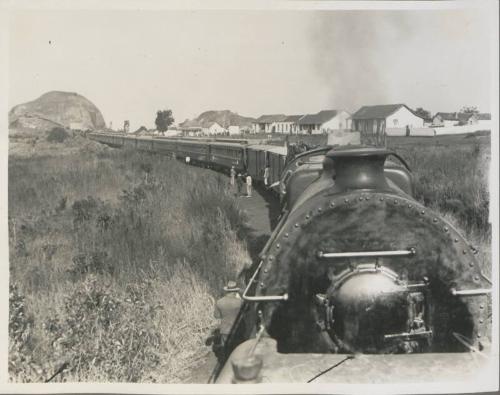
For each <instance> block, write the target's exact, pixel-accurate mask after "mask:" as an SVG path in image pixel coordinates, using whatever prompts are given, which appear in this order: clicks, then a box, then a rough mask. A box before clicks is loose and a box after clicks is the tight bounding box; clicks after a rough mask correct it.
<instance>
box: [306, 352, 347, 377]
mask: <svg viewBox="0 0 500 395" xmlns="http://www.w3.org/2000/svg"><path fill="white" fill-rule="evenodd" d="M349 359H354V355H348V356H347V357H345V358H344V359H343V360H341V361H340V362H337V363H336V364H335V365H333V366H330V367H329V368H328V369H326V370H323V371H322V372H320V373H318V374H317V375H316V376H314V377H313V378H312V379H309V380H307V382H308V383H310V382H312V381H314V380H316V379H317V378H318V377H320V376H323V375H324V374H325V373H328V372H329V371H330V370H333V369H335V368H336V367H337V366H339V365H342V364H343V363H344V362H345V361H348V360H349Z"/></svg>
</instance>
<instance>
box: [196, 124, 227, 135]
mask: <svg viewBox="0 0 500 395" xmlns="http://www.w3.org/2000/svg"><path fill="white" fill-rule="evenodd" d="M202 127H203V134H208V135H209V136H211V135H215V134H226V129H225V128H223V127H222V126H221V125H219V124H218V123H217V122H215V121H212V122H206V123H203V124H202Z"/></svg>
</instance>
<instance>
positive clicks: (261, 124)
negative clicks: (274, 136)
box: [253, 114, 287, 133]
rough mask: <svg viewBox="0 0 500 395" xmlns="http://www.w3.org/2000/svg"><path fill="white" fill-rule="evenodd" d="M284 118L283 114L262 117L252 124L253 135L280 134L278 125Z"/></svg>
mask: <svg viewBox="0 0 500 395" xmlns="http://www.w3.org/2000/svg"><path fill="white" fill-rule="evenodd" d="M286 118H287V116H286V115H285V114H273V115H262V116H260V117H259V118H257V119H256V120H255V122H253V130H254V133H282V132H280V131H278V125H281V123H282V122H283V121H284V120H285V119H286Z"/></svg>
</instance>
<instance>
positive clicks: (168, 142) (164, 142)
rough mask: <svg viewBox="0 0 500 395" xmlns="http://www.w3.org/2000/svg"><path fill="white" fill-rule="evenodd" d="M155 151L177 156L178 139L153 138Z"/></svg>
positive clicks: (173, 156)
mask: <svg viewBox="0 0 500 395" xmlns="http://www.w3.org/2000/svg"><path fill="white" fill-rule="evenodd" d="M153 151H154V152H156V153H158V154H162V155H167V156H169V157H172V158H175V157H176V155H177V140H174V139H161V138H155V139H153Z"/></svg>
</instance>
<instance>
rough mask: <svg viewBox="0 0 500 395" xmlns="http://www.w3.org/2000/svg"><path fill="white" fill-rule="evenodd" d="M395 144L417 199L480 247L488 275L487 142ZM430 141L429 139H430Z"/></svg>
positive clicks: (472, 139) (489, 230)
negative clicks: (408, 168)
mask: <svg viewBox="0 0 500 395" xmlns="http://www.w3.org/2000/svg"><path fill="white" fill-rule="evenodd" d="M424 140H425V144H418V140H416V141H415V142H414V143H412V144H408V143H406V144H398V143H394V144H393V145H392V146H391V148H393V149H394V150H395V151H396V152H398V153H399V154H400V155H401V156H402V157H403V158H404V159H405V160H406V161H407V162H408V164H409V165H410V167H411V169H412V171H413V175H414V178H415V186H416V198H417V199H418V200H419V201H421V202H422V203H424V204H425V205H426V206H427V207H429V208H431V209H433V210H435V211H437V212H439V213H440V214H441V215H442V216H443V217H444V218H446V219H447V220H448V221H450V222H451V223H452V224H453V225H454V226H455V227H456V228H457V229H458V230H459V231H460V232H461V233H462V234H463V235H464V236H465V237H466V239H467V240H469V242H471V243H472V244H473V245H475V247H476V248H478V249H479V251H480V254H479V258H480V260H481V264H482V267H483V271H484V273H486V274H487V275H490V274H491V261H492V257H491V224H490V215H489V213H490V207H489V206H490V195H489V165H490V158H491V154H490V144H489V139H482V140H480V139H477V138H474V137H469V138H460V139H457V140H453V139H451V138H450V139H448V141H447V143H446V144H432V143H431V141H429V140H428V139H424ZM431 140H432V139H431Z"/></svg>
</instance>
